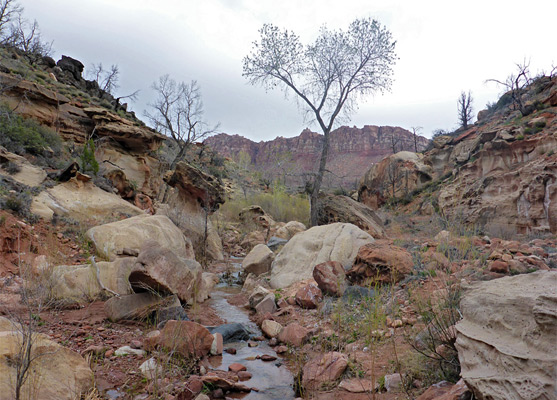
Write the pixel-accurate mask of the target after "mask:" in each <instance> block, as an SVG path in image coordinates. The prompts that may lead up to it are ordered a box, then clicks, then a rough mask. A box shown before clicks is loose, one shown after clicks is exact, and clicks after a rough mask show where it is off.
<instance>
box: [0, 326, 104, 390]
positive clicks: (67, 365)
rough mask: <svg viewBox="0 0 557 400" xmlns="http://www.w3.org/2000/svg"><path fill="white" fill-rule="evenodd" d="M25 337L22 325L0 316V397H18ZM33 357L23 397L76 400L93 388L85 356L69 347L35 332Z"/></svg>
mask: <svg viewBox="0 0 557 400" xmlns="http://www.w3.org/2000/svg"><path fill="white" fill-rule="evenodd" d="M22 340H23V336H22V333H21V330H20V328H19V325H16V324H13V323H11V321H9V320H7V319H6V318H3V317H0V398H2V399H13V398H15V392H14V382H15V379H16V365H17V360H18V358H19V357H20V356H19V353H18V351H19V350H20V349H21V343H22ZM31 354H32V357H33V358H34V361H33V363H32V364H31V368H30V369H29V371H28V375H27V380H26V381H25V383H24V384H23V386H22V391H21V398H25V399H27V398H32V399H38V400H49V399H62V400H63V399H68V400H73V399H75V398H76V396H77V397H80V395H85V394H87V392H89V391H90V390H91V389H92V388H93V383H94V380H93V372H92V371H91V368H89V364H88V363H87V361H85V359H84V358H83V357H82V356H81V355H79V354H78V353H76V352H75V351H72V350H70V349H68V348H66V347H63V346H61V345H59V344H58V343H55V342H53V341H51V340H49V339H48V337H47V336H46V335H43V334H40V333H35V334H34V335H33V348H32V350H31Z"/></svg>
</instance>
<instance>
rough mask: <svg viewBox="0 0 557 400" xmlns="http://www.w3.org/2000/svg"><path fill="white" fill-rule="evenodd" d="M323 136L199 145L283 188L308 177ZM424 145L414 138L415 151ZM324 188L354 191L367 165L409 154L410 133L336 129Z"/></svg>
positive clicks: (218, 139) (218, 138)
mask: <svg viewBox="0 0 557 400" xmlns="http://www.w3.org/2000/svg"><path fill="white" fill-rule="evenodd" d="M322 138H323V135H321V134H318V133H316V132H312V131H310V130H309V129H305V130H304V131H303V132H302V133H301V134H300V135H298V136H295V137H292V138H284V137H277V138H276V139H274V140H270V141H266V142H264V141H261V142H258V143H257V142H254V141H251V140H249V139H246V138H244V137H242V136H239V135H228V134H224V133H222V134H219V135H215V136H212V137H209V138H208V139H207V140H206V141H205V144H207V145H208V146H210V147H211V148H213V149H214V150H215V151H216V152H217V153H220V154H222V155H223V156H225V157H230V158H232V159H237V158H238V155H239V154H241V153H245V154H247V155H248V156H249V160H250V162H251V164H252V165H251V168H253V169H254V170H255V171H260V172H261V173H262V175H263V176H264V177H265V178H267V179H270V180H273V179H276V178H280V179H281V180H282V181H285V182H286V184H287V186H303V185H304V183H305V178H306V176H307V175H308V174H310V173H312V172H314V170H315V166H316V163H317V162H318V160H319V156H320V155H321V141H322ZM428 143H429V140H428V139H426V138H425V137H423V136H418V137H417V149H418V151H421V150H423V149H425V147H426V146H427V144H428ZM330 146H331V147H330V153H329V159H328V162H327V169H328V170H329V171H330V172H329V173H328V174H327V175H326V177H325V185H326V187H329V188H338V187H343V188H345V189H353V188H355V184H356V182H357V181H358V180H359V179H360V177H361V175H362V173H363V171H365V169H367V168H369V165H371V164H373V163H376V162H379V161H380V160H381V159H382V158H383V157H385V156H387V155H389V154H392V153H393V148H394V149H395V152H396V151H401V150H410V151H414V136H413V134H412V133H411V132H409V131H407V130H405V129H403V128H400V127H390V126H373V125H365V126H364V127H363V128H356V127H352V128H350V127H347V126H342V127H340V128H338V129H336V130H334V131H332V132H331V144H330Z"/></svg>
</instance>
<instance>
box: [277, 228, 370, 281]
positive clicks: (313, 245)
mask: <svg viewBox="0 0 557 400" xmlns="http://www.w3.org/2000/svg"><path fill="white" fill-rule="evenodd" d="M373 242H374V239H373V237H371V235H370V234H368V233H366V232H364V231H363V230H361V229H360V228H358V227H357V226H356V225H352V224H347V223H340V222H337V223H334V224H330V225H322V226H316V227H313V228H311V229H308V230H307V231H305V232H300V233H298V234H296V235H295V236H294V237H292V239H290V241H289V242H288V243H287V244H286V245H285V246H284V247H283V248H282V250H281V251H280V253H279V254H278V255H277V257H276V258H275V260H274V261H273V264H272V267H271V286H272V287H273V288H275V289H277V288H285V287H288V286H290V285H292V284H293V283H295V282H299V281H301V280H305V279H309V278H311V277H312V273H313V268H314V267H315V266H316V265H317V264H321V263H324V262H326V261H338V262H340V263H341V264H342V266H343V267H344V269H345V270H348V269H350V267H352V263H353V262H354V259H355V258H356V255H357V254H358V250H359V249H360V247H361V246H363V245H364V244H368V243H373Z"/></svg>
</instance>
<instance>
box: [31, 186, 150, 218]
mask: <svg viewBox="0 0 557 400" xmlns="http://www.w3.org/2000/svg"><path fill="white" fill-rule="evenodd" d="M82 179H83V178H80V177H74V178H72V179H70V180H69V181H67V182H64V183H60V184H58V185H56V186H54V187H51V188H49V189H46V190H43V191H42V192H40V193H39V195H38V196H36V197H34V198H33V201H32V204H31V212H32V213H33V214H36V215H39V216H40V217H42V218H44V219H46V220H48V221H50V220H52V218H53V217H54V215H56V216H58V217H67V218H71V219H74V220H76V221H79V222H90V223H95V222H96V223H99V222H105V221H113V220H118V219H120V218H122V217H124V218H127V217H130V216H138V215H142V214H144V212H143V210H142V209H140V208H138V207H135V206H134V205H132V204H130V203H128V202H127V201H125V200H123V199H122V198H121V197H120V196H118V195H116V194H113V193H108V192H106V191H104V190H102V189H101V188H99V187H97V186H95V185H94V184H93V183H92V182H90V181H83V180H82ZM85 179H87V178H85Z"/></svg>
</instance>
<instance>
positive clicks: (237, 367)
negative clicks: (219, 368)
mask: <svg viewBox="0 0 557 400" xmlns="http://www.w3.org/2000/svg"><path fill="white" fill-rule="evenodd" d="M228 370H229V371H232V372H234V373H238V372H240V371H247V368H246V366H245V365H242V364H240V363H232V364H230V365H229V366H228Z"/></svg>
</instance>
